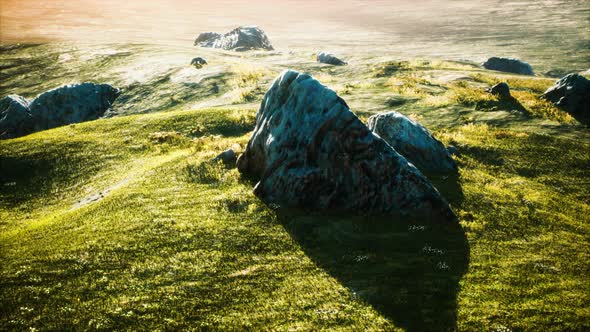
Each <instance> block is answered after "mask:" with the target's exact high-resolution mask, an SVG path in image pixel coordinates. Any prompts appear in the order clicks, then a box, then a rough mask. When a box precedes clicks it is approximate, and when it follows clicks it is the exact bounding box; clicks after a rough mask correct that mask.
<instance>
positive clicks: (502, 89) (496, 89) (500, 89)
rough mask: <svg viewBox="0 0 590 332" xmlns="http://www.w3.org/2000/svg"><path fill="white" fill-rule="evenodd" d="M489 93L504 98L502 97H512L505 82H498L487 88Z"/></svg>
mask: <svg viewBox="0 0 590 332" xmlns="http://www.w3.org/2000/svg"><path fill="white" fill-rule="evenodd" d="M488 92H489V93H491V94H493V95H496V96H499V97H500V98H504V99H508V98H510V97H512V96H511V95H510V87H509V86H508V84H507V83H504V82H502V83H498V84H496V85H494V86H493V87H491V88H490V89H489V90H488Z"/></svg>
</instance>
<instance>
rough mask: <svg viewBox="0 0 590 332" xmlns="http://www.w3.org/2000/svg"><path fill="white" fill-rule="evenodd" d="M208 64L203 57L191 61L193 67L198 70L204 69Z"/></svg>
mask: <svg viewBox="0 0 590 332" xmlns="http://www.w3.org/2000/svg"><path fill="white" fill-rule="evenodd" d="M206 64H207V61H206V60H205V59H203V58H201V57H196V58H194V59H192V60H191V65H193V66H195V67H196V68H197V69H200V68H203V66H204V65H206Z"/></svg>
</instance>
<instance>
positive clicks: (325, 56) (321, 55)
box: [317, 52, 346, 66]
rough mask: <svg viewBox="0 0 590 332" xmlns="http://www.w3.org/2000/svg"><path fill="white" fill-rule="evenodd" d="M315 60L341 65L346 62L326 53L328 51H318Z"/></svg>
mask: <svg viewBox="0 0 590 332" xmlns="http://www.w3.org/2000/svg"><path fill="white" fill-rule="evenodd" d="M317 61H318V62H319V63H325V64H328V65H334V66H343V65H345V64H346V62H344V61H342V60H340V59H338V58H337V57H336V56H335V55H334V54H332V53H328V52H320V53H318V55H317Z"/></svg>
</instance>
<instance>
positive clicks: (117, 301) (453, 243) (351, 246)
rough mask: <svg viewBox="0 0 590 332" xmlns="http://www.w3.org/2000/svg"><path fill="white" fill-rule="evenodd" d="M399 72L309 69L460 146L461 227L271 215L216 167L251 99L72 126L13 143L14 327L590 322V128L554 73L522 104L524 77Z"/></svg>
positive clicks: (244, 128) (8, 267)
mask: <svg viewBox="0 0 590 332" xmlns="http://www.w3.org/2000/svg"><path fill="white" fill-rule="evenodd" d="M404 66H405V65H404ZM394 67H395V68H389V69H391V70H390V71H387V72H379V69H378V68H377V72H372V71H371V70H368V68H365V67H353V66H351V68H329V67H313V66H312V67H310V68H309V69H310V71H312V72H314V73H316V74H317V75H318V76H320V77H322V81H325V82H326V83H327V84H328V85H330V86H333V87H334V88H335V89H337V90H339V92H340V93H341V94H342V95H343V97H344V98H345V99H347V101H350V102H351V103H352V104H353V105H356V106H357V108H358V109H370V110H371V112H377V111H381V110H383V109H388V108H389V107H390V106H388V103H392V104H395V105H396V106H395V107H396V108H398V109H399V110H401V111H403V112H404V113H406V114H412V116H414V117H416V118H418V119H420V121H421V122H423V123H425V124H427V125H428V126H429V127H430V128H433V129H435V134H436V136H437V137H439V138H440V139H441V140H443V141H444V142H445V143H447V144H454V145H455V146H457V147H458V148H459V151H460V153H461V156H459V157H457V160H458V162H459V165H460V175H459V177H458V178H457V179H454V178H446V179H445V178H437V179H433V180H434V182H435V183H436V185H437V187H438V188H439V189H440V191H441V192H442V193H443V195H444V196H445V197H447V198H448V200H449V201H450V203H451V205H452V206H453V208H454V210H455V211H456V212H457V214H458V215H459V217H460V226H461V227H460V228H454V227H442V226H436V225H429V224H420V223H413V222H411V221H408V222H397V223H392V222H391V221H390V220H381V219H372V218H360V217H357V218H355V217H343V216H329V215H328V216H327V215H315V214H305V213H301V212H296V211H282V212H278V213H277V212H274V211H272V210H269V209H268V208H267V207H265V206H264V205H263V204H262V203H261V202H260V201H258V200H257V199H256V198H255V197H254V196H253V195H252V193H251V188H252V185H253V184H252V183H250V182H249V181H247V180H245V179H242V178H240V176H239V175H238V173H237V171H236V170H235V169H233V170H225V169H223V168H219V167H215V166H213V167H209V168H202V167H200V165H202V162H204V161H206V160H209V159H210V158H211V157H213V156H214V155H215V154H217V153H219V152H220V151H222V150H224V149H225V148H227V147H229V146H231V145H232V144H235V143H238V144H241V145H242V146H243V145H244V144H245V143H246V142H247V140H248V132H249V131H250V130H251V129H252V128H253V125H254V120H253V116H254V113H255V112H254V110H252V109H250V108H243V109H241V108H235V109H232V110H225V109H211V110H195V111H174V112H165V113H152V114H144V115H132V116H126V117H118V118H112V119H103V120H98V121H93V122H88V123H84V124H76V125H72V126H66V127H62V128H57V129H53V130H49V131H44V132H39V133H36V134H33V135H30V136H27V137H23V138H19V139H14V140H8V141H1V142H0V185H1V187H0V260H1V261H2V265H1V267H0V298H1V299H2V301H1V302H0V329H11V330H12V329H13V330H24V329H26V328H29V327H34V328H38V329H53V330H64V329H72V328H76V329H104V330H111V329H130V330H136V329H145V330H153V329H161V330H162V329H196V330H247V329H251V330H261V329H267V330H289V329H292V330H297V329H301V330H321V329H325V330H338V329H340V330H351V329H352V330H392V329H396V328H399V329H410V330H439V329H451V328H454V327H456V328H457V329H459V330H505V329H506V328H509V329H511V330H564V329H571V330H584V329H588V328H590V310H589V309H588V306H587V303H589V302H590V295H589V294H590V286H589V285H590V278H589V277H588V275H590V263H589V262H590V257H589V256H590V253H589V251H588V245H589V243H588V242H589V240H588V239H589V234H590V223H589V221H590V217H589V216H590V207H589V205H590V198H589V197H588V192H590V182H589V174H588V171H587V170H588V169H590V156H589V155H588V153H584V152H585V151H589V150H590V137H589V135H588V133H587V130H586V129H584V128H582V127H580V126H578V125H575V124H568V123H570V122H571V123H573V122H572V121H573V120H572V119H569V118H568V117H567V115H564V114H563V113H560V112H561V111H559V110H556V109H554V108H550V107H549V106H547V105H538V104H534V103H533V102H534V99H532V97H531V95H532V94H533V93H537V92H538V91H540V90H542V89H545V88H546V86H548V85H550V84H551V81H547V80H543V79H534V78H525V79H522V78H518V77H515V76H506V77H508V78H509V79H512V81H511V82H510V83H511V86H513V87H514V88H515V90H516V93H515V94H514V95H515V97H516V98H517V99H516V101H513V102H510V103H508V104H506V103H504V102H501V101H499V100H496V99H494V98H490V97H489V96H487V95H485V94H483V93H481V89H480V84H481V85H489V84H492V83H494V82H495V81H496V80H499V79H503V78H504V76H498V75H497V74H490V73H487V72H484V73H482V72H481V71H479V70H477V69H475V68H473V67H472V66H467V67H464V66H463V65H461V64H456V63H455V64H450V63H430V62H429V63H425V62H420V61H416V62H412V63H409V64H408V65H407V68H397V66H394ZM358 73H364V74H363V75H364V76H362V75H361V76H359V75H357V74H358ZM449 74H459V75H463V76H465V75H467V78H464V79H462V81H463V82H464V83H456V82H449V81H448V80H447V79H446V78H445V79H443V78H441V77H442V76H445V77H446V76H448V75H449ZM245 76H251V75H250V74H248V75H245ZM254 76H256V75H254ZM470 76H471V78H469V77H470ZM351 77H354V79H356V80H358V81H354V80H351V79H350V78H351ZM392 77H393V78H392ZM255 79H261V78H260V77H256V78H255ZM518 80H520V81H518ZM236 84H237V85H238V87H240V86H239V85H240V84H243V83H240V81H239V80H238V82H237V83H236ZM347 84H348V85H347ZM244 88H247V87H244ZM371 96H374V97H371ZM255 98H259V95H255ZM390 98H393V100H392V99H390ZM246 101H250V100H246ZM232 103H233V102H232ZM363 106H367V107H366V108H364V107H363ZM361 107H363V108H361ZM548 107H549V108H548ZM371 112H360V111H359V114H360V115H361V117H363V118H366V116H368V115H370V114H371ZM556 120H559V121H562V123H560V122H557V121H556ZM154 133H161V134H154ZM216 135H220V136H216Z"/></svg>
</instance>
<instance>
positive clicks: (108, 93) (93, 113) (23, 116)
mask: <svg viewBox="0 0 590 332" xmlns="http://www.w3.org/2000/svg"><path fill="white" fill-rule="evenodd" d="M119 94H120V91H119V89H116V88H113V87H112V86H110V85H108V84H94V83H82V84H74V85H66V86H63V87H60V88H57V89H53V90H50V91H47V92H45V93H43V94H41V95H39V96H38V97H37V98H36V99H35V100H33V101H32V102H31V103H30V104H29V103H28V102H27V101H26V100H25V99H24V98H22V97H20V96H8V97H6V98H4V99H3V100H2V102H1V106H0V112H1V114H2V117H1V118H0V133H5V134H4V135H0V138H11V137H17V136H23V135H27V134H30V133H32V132H34V131H39V130H45V129H50V128H55V127H59V126H63V125H67V124H70V123H78V122H84V121H90V120H94V119H98V118H99V117H101V116H102V115H103V114H104V113H105V112H106V111H107V110H108V109H109V108H110V107H111V105H112V103H113V101H114V100H115V99H116V98H117V96H119Z"/></svg>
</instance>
